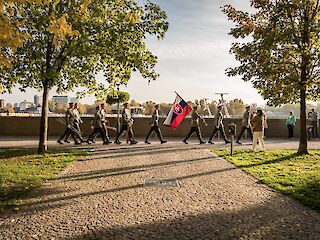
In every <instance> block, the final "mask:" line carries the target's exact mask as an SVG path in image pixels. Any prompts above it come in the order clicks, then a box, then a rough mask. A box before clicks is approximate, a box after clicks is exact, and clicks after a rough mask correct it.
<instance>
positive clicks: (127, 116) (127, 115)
mask: <svg viewBox="0 0 320 240" xmlns="http://www.w3.org/2000/svg"><path fill="white" fill-rule="evenodd" d="M121 115H122V125H132V124H133V119H132V117H131V111H130V109H129V108H124V109H123V110H122V113H121Z"/></svg>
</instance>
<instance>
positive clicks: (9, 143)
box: [0, 136, 320, 149]
mask: <svg viewBox="0 0 320 240" xmlns="http://www.w3.org/2000/svg"><path fill="white" fill-rule="evenodd" d="M58 138H59V137H50V138H49V141H48V146H49V147H67V148H70V147H74V145H73V143H70V144H63V145H60V144H58V143H57V139H58ZM138 140H139V144H138V145H141V144H142V145H144V139H138ZM167 140H168V143H169V144H182V145H183V143H182V138H167ZM205 140H208V139H205ZM97 141H98V142H97V143H96V144H92V145H90V146H89V145H87V144H83V145H82V146H85V147H88V146H89V147H93V146H101V144H102V142H101V139H98V140H97ZM152 141H154V142H156V143H157V140H155V139H151V142H152ZM188 142H189V143H190V144H196V145H198V141H197V140H196V139H194V138H193V139H190V140H189V141H188ZM214 142H215V143H216V144H215V145H208V144H207V145H205V148H208V147H210V148H212V147H214V148H217V147H218V148H225V147H226V145H225V144H224V143H223V141H222V140H215V141H214ZM243 143H244V145H238V144H236V145H235V146H236V148H237V149H238V148H239V149H241V148H252V145H251V141H248V140H244V141H243ZM124 145H125V144H124ZM37 146H38V138H37V137H1V136H0V149H1V148H22V147H24V148H26V147H27V148H35V147H37ZM110 146H116V145H115V144H112V145H110ZM229 146H230V145H229ZM298 146H299V139H297V138H295V139H287V138H267V139H266V147H267V149H297V148H298ZM308 148H309V149H320V140H318V139H312V140H311V141H309V142H308Z"/></svg>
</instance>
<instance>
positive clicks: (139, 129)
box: [0, 116, 300, 137]
mask: <svg viewBox="0 0 320 240" xmlns="http://www.w3.org/2000/svg"><path fill="white" fill-rule="evenodd" d="M57 119H58V117H49V136H59V135H61V134H63V132H64V130H65V127H64V125H63V124H62V123H60V122H59V121H58V120H57ZM108 119H109V121H110V125H111V126H116V118H115V117H109V118H108ZM82 120H83V121H84V123H83V124H82V125H81V130H82V131H83V133H84V136H88V135H89V134H90V132H91V131H92V129H91V121H92V118H91V117H83V118H82ZM163 121H164V118H163V119H161V122H163ZM150 122H151V118H150V117H138V118H135V123H134V133H135V136H137V137H142V136H146V134H147V133H148V131H149V128H150V126H149V123H150ZM231 122H234V123H235V124H236V125H237V133H239V131H240V130H241V120H240V119H225V120H224V123H225V126H227V125H228V124H230V123H231ZM285 122H286V121H285V119H268V129H266V136H267V137H287V127H286V124H285ZM207 123H208V126H207V127H205V126H204V125H202V126H201V129H202V134H203V136H204V137H208V136H210V134H211V132H212V130H213V119H207ZM39 126H40V117H27V116H26V117H21V116H1V117H0V136H38V135H39ZM189 129H190V118H187V119H185V120H184V121H183V122H182V123H181V125H180V126H179V128H178V129H177V130H175V131H173V130H171V129H169V128H167V127H165V126H163V125H161V130H162V133H163V135H164V136H166V137H184V136H185V135H186V134H187V132H188V131H189ZM299 129H300V128H299V120H298V122H297V125H296V127H295V128H294V131H295V136H296V137H298V136H299ZM226 131H227V127H226ZM109 135H111V136H114V135H115V132H114V131H109Z"/></svg>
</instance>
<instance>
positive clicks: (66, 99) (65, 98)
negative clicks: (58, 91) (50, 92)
mask: <svg viewBox="0 0 320 240" xmlns="http://www.w3.org/2000/svg"><path fill="white" fill-rule="evenodd" d="M52 100H53V101H54V102H55V103H58V104H66V103H69V97H68V96H53V97H52Z"/></svg>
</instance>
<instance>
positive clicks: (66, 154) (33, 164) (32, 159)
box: [0, 149, 86, 211]
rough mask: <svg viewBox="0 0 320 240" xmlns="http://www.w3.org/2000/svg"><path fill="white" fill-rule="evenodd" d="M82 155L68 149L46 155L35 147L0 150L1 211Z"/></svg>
mask: <svg viewBox="0 0 320 240" xmlns="http://www.w3.org/2000/svg"><path fill="white" fill-rule="evenodd" d="M85 155H86V153H85V152H84V151H68V150H51V151H49V152H48V153H47V154H45V155H37V154H36V150H34V149H16V150H0V211H1V210H3V209H4V208H6V207H8V206H10V205H14V204H15V203H16V201H18V200H20V199H22V198H24V197H26V196H27V194H28V192H30V191H31V190H32V189H34V188H36V187H39V186H41V184H42V183H43V181H44V180H47V179H51V178H53V177H54V175H55V174H56V173H58V172H60V171H61V170H62V169H64V168H66V167H67V166H69V165H70V164H71V163H72V162H74V161H77V160H79V159H81V158H82V157H83V156H85Z"/></svg>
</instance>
